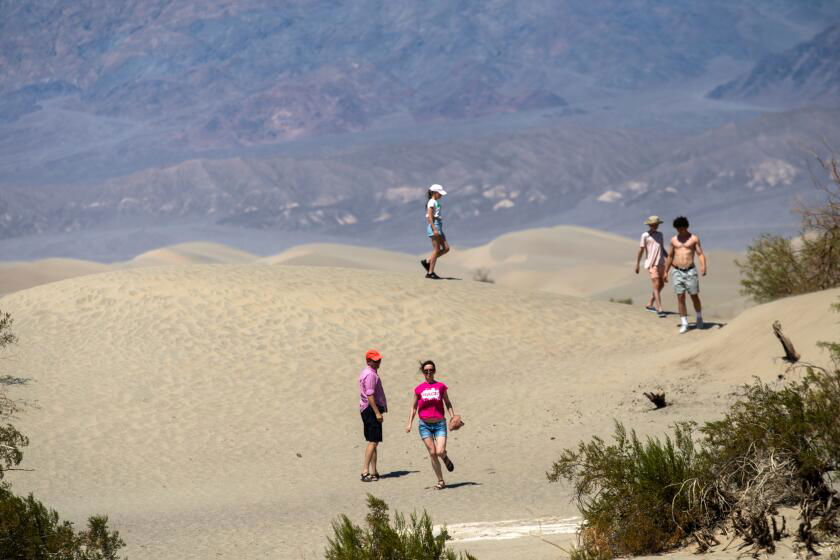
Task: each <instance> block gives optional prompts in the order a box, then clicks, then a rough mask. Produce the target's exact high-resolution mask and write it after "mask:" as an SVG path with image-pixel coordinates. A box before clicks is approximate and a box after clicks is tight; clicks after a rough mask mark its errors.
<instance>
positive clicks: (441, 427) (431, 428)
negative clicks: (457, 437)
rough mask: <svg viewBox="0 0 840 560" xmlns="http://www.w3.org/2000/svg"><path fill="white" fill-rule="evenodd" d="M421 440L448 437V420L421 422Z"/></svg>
mask: <svg viewBox="0 0 840 560" xmlns="http://www.w3.org/2000/svg"><path fill="white" fill-rule="evenodd" d="M419 428H420V439H426V438H434V439H437V438H440V437H446V420H439V421H437V422H426V421H424V420H420V425H419Z"/></svg>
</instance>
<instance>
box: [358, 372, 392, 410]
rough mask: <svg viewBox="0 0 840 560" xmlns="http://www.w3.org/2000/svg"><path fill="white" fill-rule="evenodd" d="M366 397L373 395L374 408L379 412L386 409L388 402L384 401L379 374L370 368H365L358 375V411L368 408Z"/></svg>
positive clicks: (383, 390) (383, 391)
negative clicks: (376, 407)
mask: <svg viewBox="0 0 840 560" xmlns="http://www.w3.org/2000/svg"><path fill="white" fill-rule="evenodd" d="M368 395H373V400H374V401H376V406H378V407H379V410H380V411H385V410H387V409H388V401H387V400H385V389H383V388H382V380H381V379H379V374H377V373H376V370H375V369H373V368H372V367H370V366H367V367H365V369H363V370H362V373H361V374H360V375H359V411H362V410H364V409H366V408H367V407H369V406H370V403H369V402H368V399H367V398H368Z"/></svg>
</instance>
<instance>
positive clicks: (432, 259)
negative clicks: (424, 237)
mask: <svg viewBox="0 0 840 560" xmlns="http://www.w3.org/2000/svg"><path fill="white" fill-rule="evenodd" d="M430 239H431V240H432V254H431V255H429V274H431V273H432V272H434V271H435V263H436V262H437V259H438V255H440V236H439V235H433V236H432V237H431V238H430Z"/></svg>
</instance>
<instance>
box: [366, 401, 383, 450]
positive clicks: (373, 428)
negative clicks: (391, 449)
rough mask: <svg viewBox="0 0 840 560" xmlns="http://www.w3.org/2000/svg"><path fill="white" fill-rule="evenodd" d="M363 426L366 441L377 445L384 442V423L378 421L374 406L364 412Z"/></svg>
mask: <svg viewBox="0 0 840 560" xmlns="http://www.w3.org/2000/svg"><path fill="white" fill-rule="evenodd" d="M362 425H364V428H365V441H372V442H376V443H379V442H380V441H382V422H380V421H379V420H377V419H376V413H375V412H374V411H373V407H372V406H369V407H367V408H366V409H364V410H363V411H362Z"/></svg>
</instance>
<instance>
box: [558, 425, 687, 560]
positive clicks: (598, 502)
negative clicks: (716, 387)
mask: <svg viewBox="0 0 840 560" xmlns="http://www.w3.org/2000/svg"><path fill="white" fill-rule="evenodd" d="M691 436H692V425H691V424H680V425H678V426H676V429H675V433H674V439H671V438H670V437H666V438H665V440H664V441H660V440H659V439H656V438H648V439H647V440H646V441H644V442H642V441H640V440H639V438H638V437H637V436H636V433H635V432H633V431H631V432H630V433H629V434H628V433H627V431H626V429H625V428H624V426H623V425H622V424H621V423H619V422H616V425H615V435H614V436H613V440H614V443H613V444H608V443H606V442H605V441H604V440H602V439H601V438H598V437H595V438H593V439H592V441H590V442H589V443H584V442H581V443H579V444H578V447H577V449H576V450H570V449H567V450H565V451H564V452H563V454H562V455H561V457H560V459H559V460H558V461H556V462H555V463H554V464H553V466H552V470H551V471H550V472H549V473H547V476H548V479H549V481H551V482H557V481H560V480H566V481H568V482H571V483H572V485H573V488H574V496H575V499H576V501H577V505H578V508H579V509H580V512H581V515H582V516H583V519H584V523H583V527H582V533H581V536H582V541H583V548H584V549H585V550H587V551H588V552H589V553H591V554H594V555H595V557H606V558H608V557H612V556H620V555H625V554H646V553H656V552H661V551H664V550H667V549H669V548H672V547H674V546H676V545H677V544H678V543H680V542H681V541H682V539H683V538H684V537H685V536H686V535H687V534H689V533H690V532H691V531H692V530H694V529H695V528H696V526H697V525H698V519H699V516H700V512H699V511H698V508H697V506H696V504H693V503H692V502H691V500H690V499H689V498H690V494H689V493H687V492H683V491H682V488H683V483H684V482H685V481H687V480H689V479H696V478H702V473H701V466H700V462H699V460H698V456H697V451H696V450H695V446H694V442H693V440H692V437H691Z"/></svg>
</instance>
